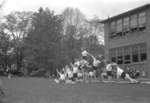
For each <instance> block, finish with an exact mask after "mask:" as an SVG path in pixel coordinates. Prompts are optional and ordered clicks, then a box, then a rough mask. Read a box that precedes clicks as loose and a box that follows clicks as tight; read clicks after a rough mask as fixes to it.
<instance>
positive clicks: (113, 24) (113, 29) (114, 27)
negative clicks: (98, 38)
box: [110, 21, 116, 37]
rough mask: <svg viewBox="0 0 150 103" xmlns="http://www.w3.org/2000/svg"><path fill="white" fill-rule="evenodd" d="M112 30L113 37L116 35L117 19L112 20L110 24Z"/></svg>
mask: <svg viewBox="0 0 150 103" xmlns="http://www.w3.org/2000/svg"><path fill="white" fill-rule="evenodd" d="M110 30H111V37H115V35H116V33H115V32H116V23H115V21H113V22H111V24H110Z"/></svg>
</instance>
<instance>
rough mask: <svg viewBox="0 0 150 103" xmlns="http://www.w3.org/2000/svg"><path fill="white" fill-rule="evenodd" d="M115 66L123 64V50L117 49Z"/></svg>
mask: <svg viewBox="0 0 150 103" xmlns="http://www.w3.org/2000/svg"><path fill="white" fill-rule="evenodd" d="M117 64H123V48H118V49H117Z"/></svg>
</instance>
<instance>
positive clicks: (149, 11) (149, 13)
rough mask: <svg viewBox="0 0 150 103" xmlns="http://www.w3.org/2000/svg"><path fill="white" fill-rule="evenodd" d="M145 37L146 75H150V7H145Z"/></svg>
mask: <svg viewBox="0 0 150 103" xmlns="http://www.w3.org/2000/svg"><path fill="white" fill-rule="evenodd" d="M146 21H147V37H145V39H146V40H147V52H148V60H147V65H148V66H147V68H146V70H147V72H148V77H150V8H149V9H147V18H146Z"/></svg>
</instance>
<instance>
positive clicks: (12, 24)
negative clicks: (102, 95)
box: [4, 11, 32, 70]
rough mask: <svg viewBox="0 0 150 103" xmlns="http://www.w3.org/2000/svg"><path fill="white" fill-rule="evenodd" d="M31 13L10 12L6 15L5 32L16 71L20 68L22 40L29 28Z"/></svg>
mask: <svg viewBox="0 0 150 103" xmlns="http://www.w3.org/2000/svg"><path fill="white" fill-rule="evenodd" d="M31 16H32V12H17V11H16V12H12V13H10V14H8V15H6V17H5V19H6V22H5V24H4V25H5V32H6V33H7V34H9V36H10V38H11V42H12V48H13V50H14V51H13V52H14V55H13V56H14V64H16V66H17V70H19V69H20V68H21V67H22V62H23V47H24V43H23V39H24V37H26V35H27V33H28V31H29V28H30V27H31Z"/></svg>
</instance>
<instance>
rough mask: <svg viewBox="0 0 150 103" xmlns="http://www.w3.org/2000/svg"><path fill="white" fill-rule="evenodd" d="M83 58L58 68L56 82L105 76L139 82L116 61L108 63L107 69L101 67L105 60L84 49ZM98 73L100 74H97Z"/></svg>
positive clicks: (101, 78)
mask: <svg viewBox="0 0 150 103" xmlns="http://www.w3.org/2000/svg"><path fill="white" fill-rule="evenodd" d="M81 55H82V59H76V60H75V62H74V63H70V64H69V65H66V66H65V67H64V68H63V69H61V70H58V69H57V74H58V78H56V79H55V82H56V83H60V82H65V83H76V82H77V81H86V82H89V81H91V80H98V79H97V77H100V80H101V81H103V80H104V79H105V77H107V79H109V80H110V78H115V79H120V78H121V79H126V80H129V81H130V82H131V83H138V82H139V81H137V80H136V79H133V78H132V77H131V76H130V75H129V73H127V72H125V71H124V69H122V68H120V67H119V66H118V65H117V64H116V63H106V65H105V69H102V67H100V64H101V63H102V62H104V60H102V59H100V58H99V59H97V58H96V57H94V56H93V55H92V54H90V53H89V52H87V51H86V50H83V51H82V53H81ZM97 74H98V75H97Z"/></svg>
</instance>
